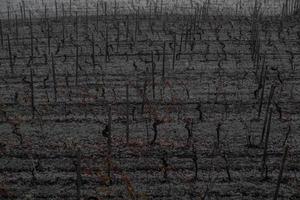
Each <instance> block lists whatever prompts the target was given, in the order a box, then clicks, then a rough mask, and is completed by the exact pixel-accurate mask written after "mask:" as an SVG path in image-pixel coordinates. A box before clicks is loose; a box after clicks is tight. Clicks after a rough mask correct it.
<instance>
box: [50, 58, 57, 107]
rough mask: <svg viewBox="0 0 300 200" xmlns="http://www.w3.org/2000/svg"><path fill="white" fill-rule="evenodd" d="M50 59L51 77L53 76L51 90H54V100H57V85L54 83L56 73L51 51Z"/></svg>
mask: <svg viewBox="0 0 300 200" xmlns="http://www.w3.org/2000/svg"><path fill="white" fill-rule="evenodd" d="M51 59H52V78H53V90H54V101H55V102H57V89H56V87H57V85H56V73H55V63H54V56H53V53H52V54H51Z"/></svg>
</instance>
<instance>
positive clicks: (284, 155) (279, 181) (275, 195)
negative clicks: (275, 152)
mask: <svg viewBox="0 0 300 200" xmlns="http://www.w3.org/2000/svg"><path fill="white" fill-rule="evenodd" d="M288 150H289V146H285V148H284V153H283V156H282V160H281V165H280V171H279V174H278V179H277V185H276V190H275V194H274V197H273V200H277V198H278V193H279V189H280V183H281V180H282V175H283V170H284V164H285V161H286V157H287V154H288Z"/></svg>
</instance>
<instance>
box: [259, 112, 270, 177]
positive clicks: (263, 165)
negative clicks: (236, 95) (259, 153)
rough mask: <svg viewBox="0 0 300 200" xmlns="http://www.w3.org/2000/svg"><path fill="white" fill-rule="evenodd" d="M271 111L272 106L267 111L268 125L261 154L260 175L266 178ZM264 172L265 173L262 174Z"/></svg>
mask: <svg viewBox="0 0 300 200" xmlns="http://www.w3.org/2000/svg"><path fill="white" fill-rule="evenodd" d="M272 113H273V109H272V107H271V108H270V112H269V117H268V127H267V132H266V139H265V145H264V154H263V159H262V171H261V177H262V178H263V177H264V178H267V171H268V170H267V165H266V161H267V154H268V142H269V135H270V128H271V119H272ZM264 174H265V175H264Z"/></svg>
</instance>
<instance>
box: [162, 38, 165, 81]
mask: <svg viewBox="0 0 300 200" xmlns="http://www.w3.org/2000/svg"><path fill="white" fill-rule="evenodd" d="M165 60H166V42H165V41H164V47H163V66H162V80H163V82H164V81H165Z"/></svg>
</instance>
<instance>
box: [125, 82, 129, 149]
mask: <svg viewBox="0 0 300 200" xmlns="http://www.w3.org/2000/svg"><path fill="white" fill-rule="evenodd" d="M129 107H130V103H129V85H128V84H127V85H126V144H128V143H129Z"/></svg>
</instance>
